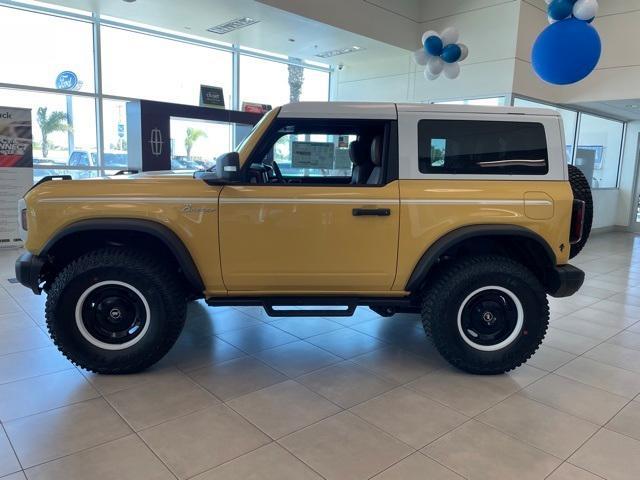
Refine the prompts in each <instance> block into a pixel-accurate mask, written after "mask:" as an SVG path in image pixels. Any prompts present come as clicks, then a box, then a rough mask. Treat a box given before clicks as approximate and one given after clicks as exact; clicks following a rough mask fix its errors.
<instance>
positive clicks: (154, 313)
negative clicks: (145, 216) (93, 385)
mask: <svg viewBox="0 0 640 480" xmlns="http://www.w3.org/2000/svg"><path fill="white" fill-rule="evenodd" d="M175 276H176V275H175V274H174V273H172V272H171V271H170V270H169V269H168V268H166V267H165V266H164V265H162V264H160V263H159V262H158V261H157V259H155V258H151V257H148V256H147V255H145V254H143V253H141V252H135V251H131V250H124V249H104V250H97V251H95V252H90V253H88V254H86V255H84V256H82V257H80V258H78V259H77V260H75V261H74V262H72V263H71V264H69V265H68V266H67V267H66V268H65V269H64V270H63V271H62V272H61V273H60V274H59V275H58V277H57V278H56V279H55V281H54V282H53V284H52V286H51V289H50V291H49V294H48V297H47V306H46V317H47V327H48V329H49V332H50V333H51V338H52V339H53V341H54V342H55V344H56V345H57V347H58V348H59V349H60V351H62V353H63V354H64V355H65V356H66V357H67V358H68V359H69V360H71V361H72V362H73V363H75V364H76V365H78V366H80V367H82V368H84V369H86V370H90V371H92V372H96V373H132V372H137V371H140V370H143V369H145V368H147V367H149V366H150V365H152V364H154V363H155V362H157V361H158V360H160V359H161V358H162V357H163V356H164V355H165V354H166V353H167V352H168V351H169V349H170V348H171V347H172V346H173V344H174V343H175V341H176V339H177V338H178V336H179V335H180V332H181V330H182V327H183V325H184V321H185V316H186V295H185V294H184V292H183V289H182V287H181V285H180V284H179V283H178V282H177V280H176V278H175Z"/></svg>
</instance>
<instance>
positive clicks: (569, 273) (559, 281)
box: [547, 265, 584, 297]
mask: <svg viewBox="0 0 640 480" xmlns="http://www.w3.org/2000/svg"><path fill="white" fill-rule="evenodd" d="M583 283H584V272H583V271H582V270H580V269H579V268H576V267H574V266H573V265H562V266H559V267H554V269H553V270H552V272H551V274H550V275H549V278H548V281H547V293H548V294H549V295H551V296H552V297H570V296H571V295H573V294H574V293H576V292H577V291H578V290H580V287H582V284H583Z"/></svg>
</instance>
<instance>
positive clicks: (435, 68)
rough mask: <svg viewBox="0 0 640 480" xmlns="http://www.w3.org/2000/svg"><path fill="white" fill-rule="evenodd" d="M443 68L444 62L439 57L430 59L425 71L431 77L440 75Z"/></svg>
mask: <svg viewBox="0 0 640 480" xmlns="http://www.w3.org/2000/svg"><path fill="white" fill-rule="evenodd" d="M443 68H444V61H443V60H442V59H441V58H440V57H431V58H430V59H429V61H428V62H427V70H429V72H431V74H432V75H440V74H441V73H442V69H443Z"/></svg>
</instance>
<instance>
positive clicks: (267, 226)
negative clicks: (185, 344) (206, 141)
mask: <svg viewBox="0 0 640 480" xmlns="http://www.w3.org/2000/svg"><path fill="white" fill-rule="evenodd" d="M354 155H356V156H357V159H356V162H357V164H356V163H354V162H353V161H352V160H353V156H354ZM372 155H373V156H375V158H374V157H372ZM375 163H377V165H376V164H375ZM354 170H355V174H354ZM242 173H243V178H244V182H243V184H241V185H227V186H225V187H224V189H223V191H222V193H221V195H220V249H221V263H222V273H223V279H224V282H225V286H226V287H227V289H228V290H229V291H230V292H246V291H251V292H267V293H274V292H278V293H304V292H309V293H327V294H331V293H335V294H345V293H346V292H354V293H357V292H362V293H365V292H385V291H389V290H390V289H391V286H392V285H393V281H394V279H395V275H396V263H397V248H398V229H399V188H398V181H397V124H396V122H395V121H387V120H357V119H354V120H341V121H335V120H323V119H298V118H292V119H287V118H285V119H278V120H277V121H276V122H275V123H274V125H273V126H272V127H271V130H270V131H269V132H267V134H266V135H265V136H264V137H263V139H262V140H261V141H260V143H259V144H258V146H257V147H256V149H255V150H254V153H253V154H252V156H251V157H250V158H249V160H248V162H247V163H246V164H245V166H244V168H243V172H242Z"/></svg>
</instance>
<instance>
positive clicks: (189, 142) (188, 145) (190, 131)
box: [184, 127, 207, 161]
mask: <svg viewBox="0 0 640 480" xmlns="http://www.w3.org/2000/svg"><path fill="white" fill-rule="evenodd" d="M201 138H207V134H206V132H205V131H204V130H200V129H199V128H191V127H189V128H187V136H186V137H185V139H184V148H185V150H186V151H187V160H189V161H191V149H192V148H193V146H194V145H195V143H196V142H197V141H198V140H199V139H201Z"/></svg>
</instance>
